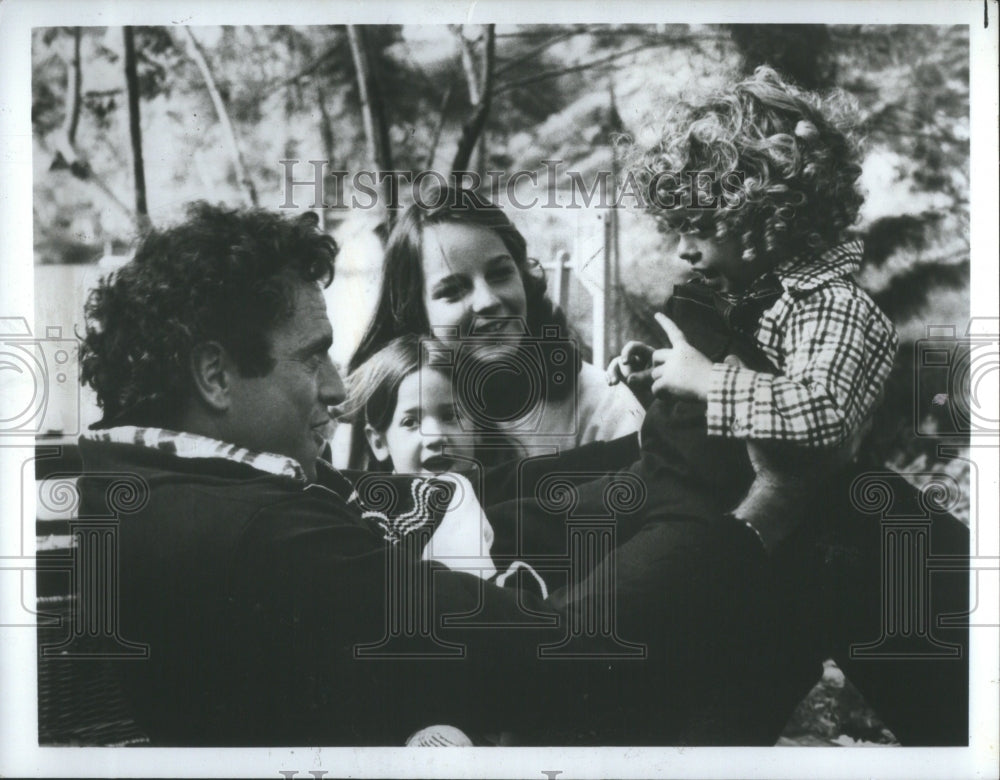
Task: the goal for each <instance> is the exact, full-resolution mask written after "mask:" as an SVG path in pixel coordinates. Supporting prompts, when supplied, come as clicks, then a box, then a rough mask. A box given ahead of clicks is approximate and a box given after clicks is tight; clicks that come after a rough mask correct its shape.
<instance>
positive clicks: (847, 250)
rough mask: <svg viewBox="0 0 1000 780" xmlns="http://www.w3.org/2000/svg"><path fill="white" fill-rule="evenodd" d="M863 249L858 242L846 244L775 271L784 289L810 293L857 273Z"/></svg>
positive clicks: (794, 261) (782, 264)
mask: <svg viewBox="0 0 1000 780" xmlns="http://www.w3.org/2000/svg"><path fill="white" fill-rule="evenodd" d="M863 250H864V243H863V242H862V241H861V240H860V239H857V240H854V241H848V242H846V243H844V244H838V245H837V246H834V247H831V248H830V249H827V250H826V251H825V252H823V253H822V254H821V255H819V257H814V258H810V259H807V260H800V259H798V258H796V259H794V260H790V261H788V262H787V263H781V264H779V265H778V267H777V268H775V269H774V272H775V274H776V275H777V277H778V279H780V280H781V284H782V286H783V287H784V288H785V289H786V290H796V291H799V292H809V291H810V290H815V289H816V288H817V287H821V286H822V285H824V284H826V283H827V282H831V281H833V280H834V279H843V278H844V277H845V276H852V275H853V274H856V273H857V272H858V271H859V270H860V269H861V258H862V252H863Z"/></svg>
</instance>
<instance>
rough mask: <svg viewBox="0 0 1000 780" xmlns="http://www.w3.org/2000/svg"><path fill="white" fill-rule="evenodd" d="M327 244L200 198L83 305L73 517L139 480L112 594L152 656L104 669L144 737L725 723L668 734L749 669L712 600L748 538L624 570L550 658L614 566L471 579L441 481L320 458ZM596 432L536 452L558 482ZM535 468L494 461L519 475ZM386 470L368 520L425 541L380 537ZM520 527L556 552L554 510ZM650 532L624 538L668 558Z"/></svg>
mask: <svg viewBox="0 0 1000 780" xmlns="http://www.w3.org/2000/svg"><path fill="white" fill-rule="evenodd" d="M335 253H336V246H335V244H334V242H333V241H332V240H331V239H330V238H329V237H327V236H326V235H325V234H323V233H322V232H321V231H320V230H318V228H317V220H316V219H315V218H314V217H312V216H311V215H305V216H303V217H299V218H297V219H289V218H286V217H282V216H278V215H275V214H271V213H267V212H265V211H261V210H251V211H239V210H229V209H225V208H219V207H213V206H209V205H206V204H196V205H195V206H193V207H192V208H191V210H190V212H189V214H188V219H187V220H186V221H185V222H183V223H181V224H179V225H177V226H175V227H171V228H167V229H163V230H153V231H152V232H150V233H149V234H148V235H147V236H146V237H145V238H144V239H143V240H142V242H141V243H140V244H139V246H138V249H137V251H136V253H135V257H134V259H133V260H132V261H131V262H129V263H128V264H127V265H126V266H124V267H123V268H121V269H120V270H118V271H116V272H115V273H114V274H112V276H111V277H110V278H108V279H105V280H104V281H102V282H101V283H100V285H99V286H98V287H97V289H96V290H95V291H94V292H93V294H92V296H91V298H90V300H89V302H88V304H87V319H88V322H87V331H86V338H85V342H84V344H83V346H82V351H81V353H82V375H83V380H84V381H85V382H87V383H89V384H90V385H91V386H92V387H93V388H94V389H95V390H96V392H97V398H98V402H99V404H100V406H101V408H102V410H103V412H104V417H103V419H102V420H101V421H100V423H98V424H97V425H96V426H95V429H94V430H92V431H90V432H88V433H87V434H85V435H84V436H83V437H82V438H81V443H80V452H81V456H82V458H83V461H84V476H83V477H82V478H81V480H80V485H81V495H82V500H81V507H80V510H81V515H82V516H99V517H107V516H108V513H109V511H113V510H111V509H109V506H108V502H109V498H108V493H109V491H108V487H109V484H110V483H111V482H113V481H114V480H115V479H116V478H118V477H120V476H121V475H122V474H129V475H133V476H135V477H138V480H139V484H140V485H141V490H140V492H141V493H142V495H141V496H140V497H137V498H138V499H139V500H136V501H135V502H134V505H133V506H132V507H131V509H132V510H134V511H130V512H129V513H128V515H127V516H123V517H121V520H120V523H119V526H118V532H117V536H118V542H117V543H118V553H119V555H118V561H119V569H118V577H119V583H120V588H119V592H120V603H119V604H118V605H117V607H118V614H119V628H120V631H121V634H122V636H123V637H126V638H127V639H128V640H130V641H134V642H141V643H145V644H147V645H148V646H149V648H150V656H149V658H148V659H147V660H144V661H128V662H124V663H122V664H120V665H119V666H118V668H119V669H120V672H121V677H122V684H123V688H124V691H125V693H126V695H127V699H128V701H129V702H130V704H131V706H132V708H133V710H134V713H135V716H136V718H137V720H138V721H139V723H140V724H141V725H142V726H143V727H144V729H145V730H146V731H147V733H148V734H149V736H150V737H151V739H152V741H153V742H154V743H155V744H158V745H239V744H243V745H254V744H257V745H264V744H327V745H330V744H346V745H371V744H390V745H391V744H397V745H398V744H402V743H403V741H404V740H405V739H406V736H407V735H408V734H412V733H414V732H416V731H417V730H418V729H420V728H421V727H424V726H427V725H429V724H433V723H452V724H456V725H459V726H461V727H463V728H465V729H470V730H472V731H473V732H474V733H479V734H482V733H487V732H488V731H495V730H499V729H502V728H509V727H511V726H512V725H513V726H516V727H517V728H519V729H520V730H521V731H522V733H523V734H524V735H525V736H528V737H533V738H534V739H538V740H551V739H555V737H554V736H553V734H554V733H560V734H563V735H568V736H567V737H566V738H568V739H571V740H574V739H577V738H578V735H580V734H587V733H599V732H600V733H605V732H601V729H602V724H603V728H607V727H609V726H610V727H617V728H618V729H619V734H620V730H621V728H622V726H623V724H625V727H626V728H627V729H628V736H626V737H622V736H620V735H619V736H618V738H617V739H619V740H625V741H632V740H635V739H639V740H641V741H649V742H650V743H657V742H660V743H669V742H673V741H677V740H679V739H686V740H688V741H695V740H697V741H711V740H718V739H727V738H729V736H728V735H727V734H726V733H724V732H714V733H704V732H702V733H700V734H691V733H689V734H687V735H686V736H684V737H681V736H679V735H680V734H681V731H682V728H683V727H684V726H685V724H687V723H690V722H695V721H697V720H698V719H697V718H695V717H694V716H693V715H692V714H691V713H692V712H693V711H694V709H696V708H698V707H700V706H701V704H702V702H703V701H704V700H708V701H715V700H716V698H717V696H720V695H723V696H724V695H725V692H726V691H727V690H728V689H729V686H730V684H731V683H733V682H734V681H738V680H739V679H753V678H752V676H750V675H746V674H741V673H739V672H738V669H739V668H740V667H741V666H742V665H747V664H750V665H752V664H753V663H754V660H755V654H754V653H753V652H749V651H748V644H749V642H748V639H747V633H746V631H747V629H748V627H749V626H751V625H752V622H753V612H752V610H751V609H750V608H749V606H748V603H747V602H746V601H744V600H741V599H740V598H737V597H734V596H733V593H734V589H735V587H736V584H737V583H740V582H745V581H746V580H745V578H743V579H741V574H740V572H741V571H743V570H745V569H746V565H745V564H744V563H742V562H743V561H745V560H747V559H748V556H749V557H750V558H752V555H753V552H754V547H753V545H754V544H755V541H754V540H753V539H752V538H748V537H747V535H746V534H743V535H740V534H732V533H729V532H728V531H727V530H726V529H720V530H719V532H718V533H717V534H716V533H715V532H714V531H711V532H709V536H708V537H707V538H709V540H710V541H711V544H710V545H709V549H711V553H712V556H713V560H715V561H718V562H721V568H722V570H723V571H724V572H726V576H719V575H718V574H716V573H712V574H711V576H708V573H707V572H706V575H705V576H698V575H697V571H696V574H695V576H689V574H688V572H689V571H690V567H688V568H684V567H681V566H680V565H671V564H669V563H666V564H665V565H663V566H660V567H656V566H651V567H642V568H639V569H636V570H634V571H629V572H621V573H620V574H621V576H620V577H619V578H618V580H617V584H618V585H619V587H620V589H621V590H620V596H619V599H618V601H619V603H620V607H621V608H620V609H619V612H618V623H617V625H616V632H621V633H612V634H610V635H608V634H606V632H604V633H602V632H598V634H597V635H595V636H589V637H588V638H586V639H587V640H588V642H589V644H587V646H586V648H585V651H586V652H584V653H583V657H582V658H581V657H578V655H577V654H574V653H570V655H571V657H572V658H573V660H572V662H570V663H559V662H558V660H551V659H548V658H546V657H545V654H544V653H543V652H542V648H546V647H547V648H549V650H550V651H551V652H553V653H555V654H556V655H558V653H559V651H560V649H561V648H565V647H566V639H567V627H568V626H570V625H584V623H582V622H581V621H584V620H585V619H586V615H587V614H589V612H588V610H592V609H593V608H594V605H595V601H594V599H595V598H599V599H606V598H607V595H608V593H609V592H610V591H609V590H608V588H610V587H612V585H613V583H615V582H616V580H615V561H617V560H619V559H618V558H617V557H616V555H614V554H607V550H605V551H604V555H605V558H603V559H602V560H592V561H589V563H588V565H587V566H586V567H584V568H582V569H580V570H579V571H577V574H578V575H580V576H581V577H582V578H583V581H575V582H574V583H572V585H573V587H572V588H571V587H568V586H567V587H560V588H558V589H557V590H556V592H555V593H554V594H552V595H551V596H550V597H549V598H547V599H543V598H541V597H540V596H537V595H535V594H533V593H530V592H528V591H527V590H525V591H517V590H514V587H516V585H517V582H515V581H514V578H511V580H510V581H509V585H510V586H511V587H507V588H504V587H500V586H498V585H497V584H494V583H492V582H486V583H484V582H483V580H482V579H481V578H480V577H479V576H476V574H475V573H473V572H471V571H463V570H462V569H463V567H464V568H465V569H468V568H469V567H470V564H469V563H468V561H469V560H472V559H475V558H476V555H477V554H478V553H479V550H478V549H476V550H473V549H467V548H457V547H456V542H455V541H454V540H442V541H451V542H452V543H450V544H441V545H438V544H436V540H437V535H438V534H439V533H446V531H445V529H446V528H448V527H449V524H448V523H447V522H446V520H445V519H442V518H443V516H444V515H446V514H447V512H449V511H451V510H452V509H453V508H454V507H455V503H454V502H456V501H460V498H461V497H459V496H458V495H457V492H448V491H444V492H443V493H441V494H440V496H438V494H437V493H435V490H437V489H438V487H439V486H438V485H437V483H436V482H435V481H434V478H433V477H412V476H399V477H395V476H389V477H386V476H383V475H369V476H374V477H378V479H379V480H380V481H378V482H377V483H376V484H375V486H374V488H373V489H371V490H368V488H366V484H368V483H366V482H365V477H366V475H362V474H358V473H353V474H351V473H346V472H345V473H341V472H337V471H336V470H334V469H333V468H332V467H330V466H329V464H327V463H326V462H325V461H324V460H323V459H322V458H321V457H320V452H321V450H322V448H323V446H324V442H325V439H326V427H327V426H328V425H329V423H330V419H331V411H332V407H333V406H335V405H336V404H337V403H338V402H339V401H340V400H341V396H342V390H341V385H340V379H339V377H338V375H337V372H336V369H335V368H334V366H333V365H332V363H331V361H330V357H329V355H328V350H329V348H330V345H331V341H332V335H333V333H332V329H331V324H330V321H329V319H328V316H327V312H326V307H325V304H324V300H323V297H322V293H321V284H322V283H325V282H328V281H329V280H330V278H331V276H332V270H333V261H334V256H335ZM616 446H619V445H618V444H616V443H615V442H595V443H592V444H590V445H588V447H589V448H590V449H589V450H588V451H587V453H586V456H585V457H582V458H580V459H578V460H576V461H574V460H573V459H574V458H577V457H578V456H577V454H576V452H572V453H569V454H567V455H566V456H563V459H560V460H555V461H553V460H545V461H544V462H543V463H541V465H540V467H539V468H540V471H541V472H543V473H546V474H547V473H549V472H551V471H557V472H560V471H561V472H562V473H568V474H570V475H573V474H575V473H576V471H577V470H578V469H579V464H580V463H581V462H585V463H588V464H591V465H592V464H594V463H595V462H607V463H613V462H617V461H618V460H619V459H620V456H618V455H615V454H614V452H613V450H614V448H615V447H616ZM632 447H634V443H633V444H627V448H628V450H629V451H631V448H632ZM605 452H606V453H609V454H607V456H606V457H605V456H602V455H601V453H605ZM531 475H532V470H531V468H530V467H525V468H521V469H518V470H517V473H516V474H515V475H514V478H515V481H518V485H519V486H520V487H521V488H522V489H530V488H526V487H524V482H523V481H524V480H528V481H530V480H531V479H532V476H531ZM534 478H535V479H536V480H537V478H538V475H536V476H535V477H534ZM394 479H396V480H404V482H402V483H399V482H392V480H394ZM492 479H493V481H492V482H491V487H493V488H497V482H496V478H492ZM386 480H388V482H386ZM414 480H422V481H423V482H424V483H428V484H417V483H415V482H414ZM386 485H388V486H389V488H391V489H392V490H395V491H396V492H395V493H394V494H393V495H395V496H396V499H401V500H402V503H405V502H406V501H407V500H409V501H410V503H409V504H407V505H406V506H399V505H398V504H399V503H400V501H395V503H393V502H390V503H393V505H392V506H382V507H381V509H380V512H381V513H382V514H385V513H387V512H388V513H393V512H395V513H397V514H399V513H404V512H405V513H406V521H407V522H408V523H416V524H417V525H418V526H420V527H421V529H423V528H424V526H426V530H427V533H428V534H430V543H429V544H428V543H427V541H428V539H427V535H425V534H424V533H423V532H421V533H412V534H408V535H406V536H405V537H403V539H402V540H401V541H398V542H396V543H395V544H393V543H391V542H390V543H387V540H386V539H385V538H384V534H383V532H382V530H381V529H380V528H379V527H378V525H377V524H376V523H374V522H370V521H368V520H366V516H365V515H364V513H363V511H362V510H363V509H364V506H365V502H366V501H369V502H370V501H374V500H377V498H378V495H377V494H378V491H379V490H380V489H382V488H383V487H385V486H386ZM435 496H438V497H437V498H435ZM559 517H561V515H560V516H559ZM515 522H519V520H517V521H515ZM679 526H680V524H678V525H677V526H676V527H679ZM541 530H542V531H546V532H547V533H548V535H549V536H550V537H553V539H554V543H555V544H554V547H553V552H552V556H556V558H558V556H559V555H560V553H559V552H558V551H559V549H562V550H565V549H566V543H567V542H566V536H565V534H566V531H565V528H564V526H563V525H562V523H561V522H550V523H549V525H548V527H547V528H543V529H541ZM663 530H664V531H669V532H671V533H672V530H673V529H672V528H664V529H663ZM702 538H706V537H705V535H704V534H703V535H701V536H699V539H702ZM477 539H478V537H477ZM670 539H671V536H670V533H666V534H665V535H658V534H657V533H655V532H651V533H648V534H645V535H644V536H643V537H642V538H641V539H637V540H636V541H635V542H631V543H632V544H634V545H641V546H642V548H643V550H644V551H646V553H647V555H652V556H653V557H654V558H656V556H657V555H659V556H660V558H661V559H662V560H664V561H668V560H670V556H674V557H675V558H678V559H679V558H680V557H683V556H684V555H685V554H686V553H685V550H686V549H687V548H678V549H676V550H675V549H673V548H672V547H671V543H670ZM411 540H412V544H411ZM621 542H622V544H623V545H627V544H629V543H630V542H629V541H628V540H626V539H624V538H622V539H621ZM476 543H478V541H476ZM467 544H469V543H467ZM747 546H749V547H750V552H749V554H748V552H747ZM442 548H444V549H446V550H448V557H447V558H446V557H443V555H442V554H441V553H440V550H441V549H442ZM428 551H429V552H428ZM758 554H759V553H758ZM565 556H566V553H565V552H564V553H562V557H565ZM627 558H628V555H627V553H626V552H623V553H622V557H621V560H625V559H627ZM549 560H550V563H551V560H552V558H551V557H550V559H549ZM753 560H756V559H753ZM463 561H464V563H463ZM84 574H86V573H84ZM404 576H405V577H406V578H407V579H405V580H403V581H401V580H400V578H401V577H404ZM602 603H603V602H602ZM448 614H459V615H465V619H463V620H454V621H449V622H443V621H442V618H443V616H444V615H448ZM546 614H547V615H548V616H549V617H548V619H541V618H540V616H543V615H546ZM484 629H487V630H484ZM624 640H628V641H627V642H625V641H624ZM623 648H625V650H628V651H629V653H626V654H625V655H626V657H628V658H630V659H631V660H623V658H622V654H623ZM737 648H739V652H737ZM569 650H572V648H569ZM636 653H638V658H633V656H635V655H636ZM712 692H714V695H713V693H712ZM748 733H749V732H743V733H742V734H741V736H740V738H739V739H740V740H741V741H746V740H753V739H756V738H755V737H750V736H748ZM640 735H641V736H640ZM602 738H603V737H598V739H602ZM757 738H759V737H757ZM591 739H593V737H591Z"/></svg>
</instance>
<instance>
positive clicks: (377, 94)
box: [347, 24, 392, 171]
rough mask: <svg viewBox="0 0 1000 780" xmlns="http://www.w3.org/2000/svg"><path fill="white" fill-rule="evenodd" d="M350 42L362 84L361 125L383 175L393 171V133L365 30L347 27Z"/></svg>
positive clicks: (355, 67) (360, 89) (374, 160)
mask: <svg viewBox="0 0 1000 780" xmlns="http://www.w3.org/2000/svg"><path fill="white" fill-rule="evenodd" d="M347 40H348V43H349V44H350V46H351V57H352V58H353V60H354V70H355V73H356V75H357V82H358V98H359V100H360V102H361V121H362V123H363V124H364V128H365V140H366V141H367V143H368V156H369V157H370V158H371V160H372V162H374V163H375V165H376V166H377V167H378V168H379V169H380V170H383V171H386V170H391V169H392V154H391V151H390V147H389V130H388V127H387V126H386V122H385V112H384V110H383V107H382V91H381V88H380V85H379V83H378V79H377V78H376V77H375V73H374V71H373V68H372V62H371V52H370V51H369V50H368V40H367V35H366V34H365V29H364V27H361V26H358V25H353V24H349V25H347Z"/></svg>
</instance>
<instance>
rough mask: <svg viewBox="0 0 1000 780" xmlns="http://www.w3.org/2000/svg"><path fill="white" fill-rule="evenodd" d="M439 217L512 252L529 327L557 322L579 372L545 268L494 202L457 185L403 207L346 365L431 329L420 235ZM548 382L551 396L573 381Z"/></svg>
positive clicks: (535, 330) (536, 329) (535, 331)
mask: <svg viewBox="0 0 1000 780" xmlns="http://www.w3.org/2000/svg"><path fill="white" fill-rule="evenodd" d="M442 223H457V224H466V225H475V226H478V227H484V228H487V229H489V230H492V231H493V232H494V233H496V235H497V236H498V237H499V238H500V240H501V241H502V242H503V244H504V246H505V247H506V249H507V251H508V252H509V253H510V256H511V257H512V258H513V260H514V263H515V265H516V266H517V269H518V272H519V273H520V275H521V281H522V283H523V284H524V291H525V296H526V299H527V327H528V331H529V333H530V334H531V335H532V336H535V337H539V336H541V335H542V334H543V327H544V326H557V327H558V329H559V332H560V334H562V335H563V336H564V337H565V338H567V339H569V340H570V341H573V347H574V348H573V352H574V355H573V359H574V361H575V364H576V366H577V372H579V367H580V354H579V349H577V348H575V340H574V339H573V335H574V334H573V332H572V330H571V329H570V326H569V323H568V321H567V319H566V315H565V313H564V312H563V311H562V309H560V308H559V307H557V306H556V305H555V304H554V303H553V302H552V300H551V299H550V298H549V296H548V294H547V290H548V286H547V284H546V281H545V272H544V270H543V269H542V267H541V266H540V265H539V264H538V263H537V262H535V261H533V260H531V259H529V258H528V252H527V243H526V242H525V240H524V236H522V235H521V233H520V231H518V229H517V228H516V227H514V224H513V223H512V222H511V221H510V219H509V218H508V217H507V215H506V214H504V212H503V209H501V208H500V207H499V206H496V205H494V204H492V203H489V202H487V201H486V200H484V199H483V198H481V197H480V196H479V195H477V194H476V193H474V192H472V191H471V190H467V189H461V188H456V187H434V188H432V189H430V190H428V191H427V192H426V193H425V194H424V195H423V196H422V197H421V198H420V199H419V200H418V202H416V203H414V204H413V205H412V206H410V207H408V208H407V209H406V210H405V211H404V212H403V214H402V215H401V217H400V218H399V221H398V222H397V223H396V225H395V227H394V228H393V229H392V232H391V233H390V234H389V238H388V239H387V241H386V247H385V261H384V264H383V268H382V284H381V288H380V291H379V297H378V303H377V304H376V306H375V313H374V315H373V316H372V319H371V321H370V322H369V325H368V328H367V329H366V330H365V334H364V335H363V336H362V338H361V342H360V343H359V345H358V348H357V349H356V350H355V351H354V354H353V355H352V356H351V360H350V363H349V365H348V370H349V371H354V370H355V369H356V368H357V367H358V366H360V365H361V364H362V363H364V362H365V361H366V360H368V359H369V358H370V357H371V356H372V355H373V354H375V353H376V352H377V351H378V350H379V349H381V348H382V347H384V346H385V345H386V344H388V343H389V342H390V341H392V340H393V339H394V338H397V337H398V336H403V335H406V334H420V335H428V336H429V335H431V325H430V322H429V321H428V319H427V311H426V309H425V307H424V273H423V251H424V241H423V237H424V229H425V228H427V227H429V226H431V225H439V224H442ZM547 386H548V387H549V388H550V389H551V390H552V391H553V393H554V394H552V395H549V396H547V397H550V398H551V397H556V396H558V395H559V394H561V393H563V392H565V388H569V389H572V387H573V385H572V383H566V382H563V383H554V382H549V383H547Z"/></svg>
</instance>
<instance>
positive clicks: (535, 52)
mask: <svg viewBox="0 0 1000 780" xmlns="http://www.w3.org/2000/svg"><path fill="white" fill-rule="evenodd" d="M590 30H591V27H590V25H585V26H584V27H581V28H578V29H574V30H569V31H567V32H564V33H562V34H561V35H554V36H552V37H551V38H549V39H548V40H547V41H545V42H544V43H542V44H540V45H539V46H536V47H535V48H533V49H530V50H529V51H526V52H525V53H524V54H522V55H520V56H519V57H515V58H514V59H512V60H508V61H507V62H504V63H503V64H501V65H498V66H497V69H496V75H497V76H502V75H503V74H504V73H506V72H507V71H509V70H512V69H514V68H516V67H518V66H519V65H526V64H528V63H529V62H531V61H532V60H533V59H535V58H536V57H538V56H539V55H540V54H544V53H545V52H546V51H547V50H548V49H550V48H552V47H553V46H555V45H556V44H557V43H561V42H562V41H565V40H566V39H567V38H573V37H575V36H577V35H583V34H585V33H588V32H590Z"/></svg>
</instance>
